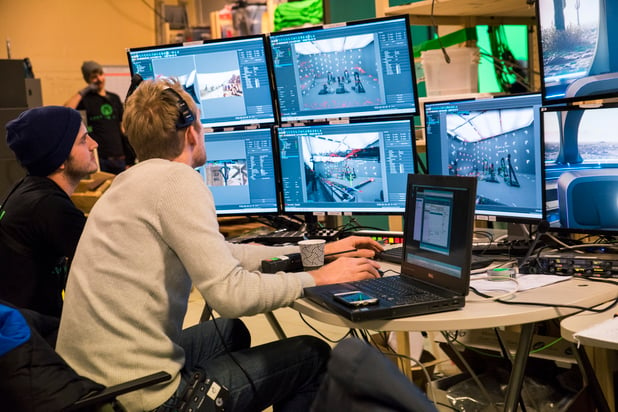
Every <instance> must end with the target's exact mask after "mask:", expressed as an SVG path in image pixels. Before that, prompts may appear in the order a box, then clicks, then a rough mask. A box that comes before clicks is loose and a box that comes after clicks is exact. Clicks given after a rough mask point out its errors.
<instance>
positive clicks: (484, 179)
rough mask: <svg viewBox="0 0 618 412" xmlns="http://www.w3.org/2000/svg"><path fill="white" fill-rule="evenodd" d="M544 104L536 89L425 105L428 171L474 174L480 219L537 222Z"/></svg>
mask: <svg viewBox="0 0 618 412" xmlns="http://www.w3.org/2000/svg"><path fill="white" fill-rule="evenodd" d="M540 106H541V95H540V94H538V93H535V94H525V95H511V96H500V97H494V98H490V99H479V100H456V101H442V102H428V103H425V105H424V110H425V136H426V144H427V166H428V170H429V173H430V174H438V175H459V176H476V177H477V179H478V187H477V200H476V210H475V212H476V215H477V219H487V220H499V221H505V222H513V223H518V222H522V223H525V222H530V223H536V222H538V221H539V220H540V219H541V218H542V217H543V194H542V179H541V176H542V170H541V169H542V162H541V137H540V127H541V126H540V120H539V118H540Z"/></svg>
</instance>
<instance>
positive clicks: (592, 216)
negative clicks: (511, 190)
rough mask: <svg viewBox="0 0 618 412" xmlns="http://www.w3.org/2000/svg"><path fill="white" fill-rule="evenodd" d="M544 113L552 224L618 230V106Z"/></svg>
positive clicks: (547, 209)
mask: <svg viewBox="0 0 618 412" xmlns="http://www.w3.org/2000/svg"><path fill="white" fill-rule="evenodd" d="M541 113H542V132H543V133H542V136H543V140H542V141H543V146H544V163H545V167H544V190H545V214H546V216H545V218H546V220H547V221H548V222H549V225H550V228H552V229H558V230H567V231H572V232H580V233H588V232H592V233H601V232H602V233H606V234H610V235H614V236H616V235H618V134H617V133H616V119H618V106H616V105H605V106H600V107H590V108H581V107H577V106H570V107H563V108H557V107H553V108H552V107H546V108H543V110H542V112H541Z"/></svg>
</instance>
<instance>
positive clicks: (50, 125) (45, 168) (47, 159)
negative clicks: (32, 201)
mask: <svg viewBox="0 0 618 412" xmlns="http://www.w3.org/2000/svg"><path fill="white" fill-rule="evenodd" d="M81 124H82V118H81V116H80V114H79V112H78V111H77V110H74V109H71V108H69V107H64V106H44V107H36V108H34V109H29V110H26V111H25V112H23V113H21V114H20V115H19V116H18V117H17V119H15V120H11V121H10V122H8V123H7V124H6V142H7V143H8V145H9V147H10V148H11V150H12V151H13V152H15V156H16V157H17V160H19V163H21V165H22V166H23V167H24V168H26V170H28V173H29V174H31V175H33V176H48V175H50V174H51V173H52V172H54V171H55V170H56V169H58V168H59V167H60V165H62V163H63V162H64V161H65V160H67V158H68V157H69V153H71V148H72V147H73V143H75V138H76V137H77V133H78V132H79V127H80V126H81Z"/></svg>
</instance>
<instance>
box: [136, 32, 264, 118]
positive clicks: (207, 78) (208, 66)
mask: <svg viewBox="0 0 618 412" xmlns="http://www.w3.org/2000/svg"><path fill="white" fill-rule="evenodd" d="M127 56H128V59H129V67H130V69H131V75H134V74H136V73H137V74H139V75H140V76H142V78H143V79H145V80H148V79H154V78H159V77H175V78H177V79H178V80H179V81H180V83H181V84H182V85H183V86H184V88H185V90H186V91H187V92H188V93H189V94H190V95H191V96H192V97H193V99H194V100H195V102H196V103H197V105H198V107H199V108H200V112H201V121H202V123H203V125H204V126H205V127H219V126H238V125H247V124H266V123H274V122H275V114H274V110H273V101H274V100H273V94H272V88H271V82H270V76H269V72H268V66H267V57H266V41H265V36H264V35H258V36H248V37H238V38H232V39H222V40H209V41H205V42H203V43H201V42H200V43H198V44H188V45H182V44H172V45H163V46H151V47H138V48H131V49H128V50H127Z"/></svg>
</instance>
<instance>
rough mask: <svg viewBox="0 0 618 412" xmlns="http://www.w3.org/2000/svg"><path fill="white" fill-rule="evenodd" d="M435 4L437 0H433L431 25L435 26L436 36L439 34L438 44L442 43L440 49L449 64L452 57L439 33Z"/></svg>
mask: <svg viewBox="0 0 618 412" xmlns="http://www.w3.org/2000/svg"><path fill="white" fill-rule="evenodd" d="M435 4H436V0H431V14H430V17H431V25H432V26H433V29H434V31H435V32H436V36H438V44H439V45H440V50H442V54H443V55H444V61H445V62H446V63H447V64H450V63H451V57H450V56H449V55H448V53H447V52H446V49H445V48H444V46H443V45H442V38H441V37H440V35H439V34H438V25H437V24H436V20H435V16H434V13H433V9H434V6H435Z"/></svg>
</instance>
